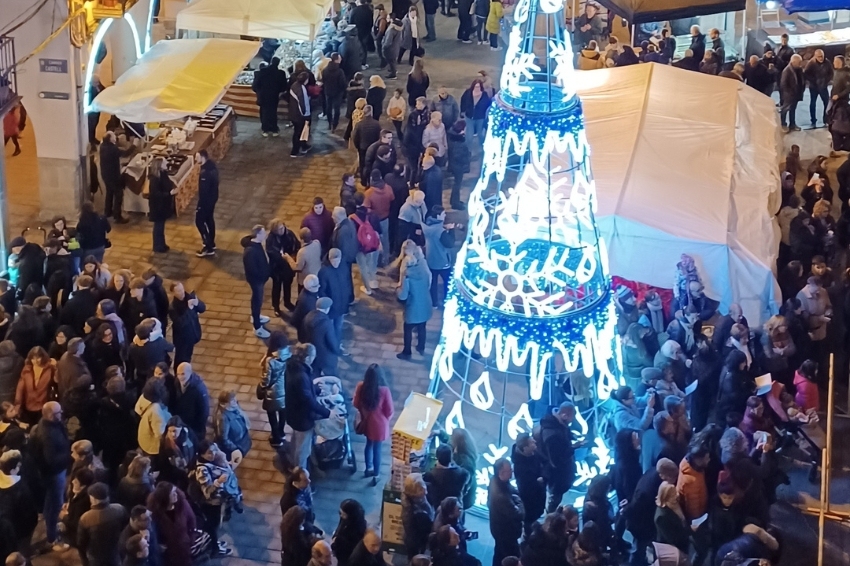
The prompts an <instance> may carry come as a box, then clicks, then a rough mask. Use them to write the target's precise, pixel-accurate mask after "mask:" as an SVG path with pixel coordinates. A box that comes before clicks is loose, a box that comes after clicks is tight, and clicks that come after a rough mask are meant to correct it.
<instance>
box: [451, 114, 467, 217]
mask: <svg viewBox="0 0 850 566" xmlns="http://www.w3.org/2000/svg"><path fill="white" fill-rule="evenodd" d="M446 139H447V140H448V142H449V167H448V169H449V171H450V172H451V174H452V176H453V177H454V182H453V183H452V194H451V198H450V199H449V202H450V203H451V207H452V208H453V209H455V210H465V209H466V205H464V203H463V202H461V200H460V187H461V184H462V183H463V176H464V175H465V174H466V173H469V163H470V161H471V160H472V153H471V152H470V151H469V145H467V143H466V121H465V120H458V121H457V122H455V123H454V125H453V126H452V127H451V128H450V129H449V132H448V134H447V135H446Z"/></svg>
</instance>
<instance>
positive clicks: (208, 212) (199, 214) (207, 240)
mask: <svg viewBox="0 0 850 566" xmlns="http://www.w3.org/2000/svg"><path fill="white" fill-rule="evenodd" d="M195 226H197V228H198V232H199V233H200V234H201V242H202V243H203V247H204V248H205V249H208V250H213V249H215V211H214V210H213V209H206V208H199V209H197V210H196V211H195Z"/></svg>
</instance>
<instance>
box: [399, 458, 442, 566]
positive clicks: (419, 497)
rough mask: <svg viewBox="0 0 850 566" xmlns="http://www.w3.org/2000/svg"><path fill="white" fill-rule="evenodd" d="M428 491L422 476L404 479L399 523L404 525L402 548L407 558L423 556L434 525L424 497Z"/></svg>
mask: <svg viewBox="0 0 850 566" xmlns="http://www.w3.org/2000/svg"><path fill="white" fill-rule="evenodd" d="M427 493H428V489H427V487H426V486H425V480H423V479H422V474H410V475H409V476H407V477H406V478H404V489H403V491H402V494H401V523H402V525H404V547H405V549H406V550H407V555H408V556H416V555H417V554H423V553H424V552H425V550H426V548H427V547H428V537H429V536H430V534H431V526H432V525H433V524H434V508H433V507H431V504H430V503H428V498H427V497H426V495H427Z"/></svg>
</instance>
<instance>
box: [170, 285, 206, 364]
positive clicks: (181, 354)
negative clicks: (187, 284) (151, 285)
mask: <svg viewBox="0 0 850 566" xmlns="http://www.w3.org/2000/svg"><path fill="white" fill-rule="evenodd" d="M171 295H172V297H171V306H170V307H169V309H168V316H169V317H170V318H171V333H172V339H173V340H174V365H175V366H179V365H180V364H182V363H183V362H191V361H192V354H193V353H194V351H195V344H197V343H198V342H200V341H201V321H200V320H199V317H198V315H199V314H203V313H204V312H206V310H207V305H205V304H204V302H203V301H202V300H201V299H199V298H198V297H197V296H196V295H195V293H187V292H186V289H185V288H184V287H183V283H181V282H180V281H175V282H174V283H172V284H171Z"/></svg>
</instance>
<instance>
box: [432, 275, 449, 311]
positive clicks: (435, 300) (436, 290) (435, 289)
mask: <svg viewBox="0 0 850 566" xmlns="http://www.w3.org/2000/svg"><path fill="white" fill-rule="evenodd" d="M451 272H452V270H451V269H450V268H448V267H447V268H445V269H432V270H431V304H432V305H434V306H435V307H438V306H442V305H443V301H445V300H446V294H448V292H449V276H450V275H451ZM437 276H439V277H440V278H441V279H442V280H443V284H442V285H440V284H439V283H438V282H437ZM441 287H442V289H443V298H442V299H440V288H441Z"/></svg>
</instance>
